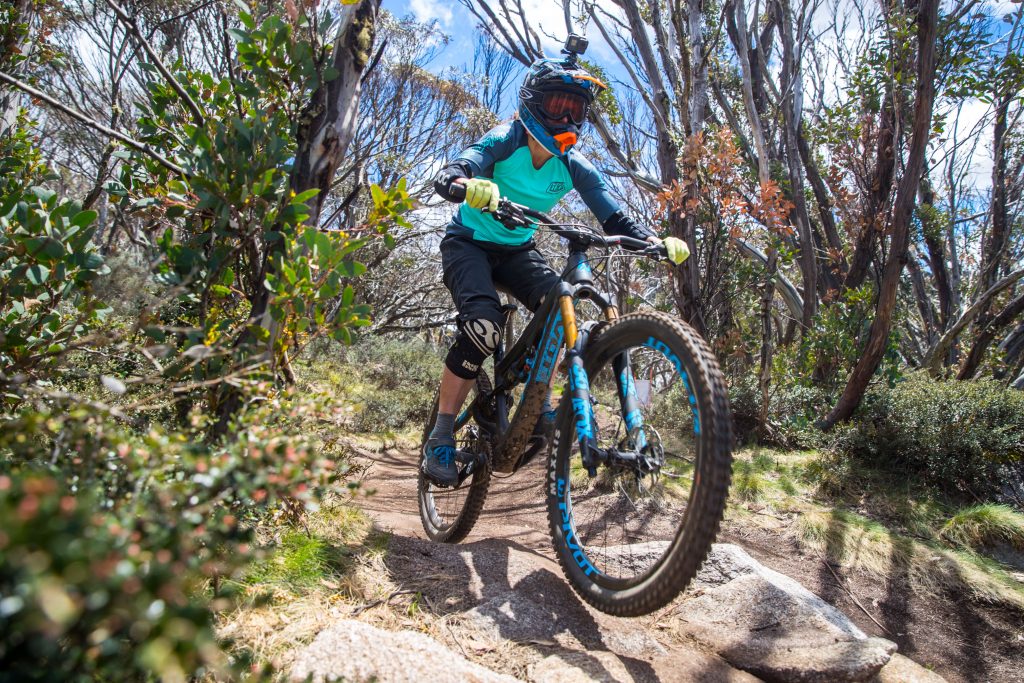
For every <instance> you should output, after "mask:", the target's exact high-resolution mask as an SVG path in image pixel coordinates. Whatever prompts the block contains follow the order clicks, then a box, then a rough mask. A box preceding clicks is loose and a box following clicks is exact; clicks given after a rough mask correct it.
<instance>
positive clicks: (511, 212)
mask: <svg viewBox="0 0 1024 683" xmlns="http://www.w3.org/2000/svg"><path fill="white" fill-rule="evenodd" d="M484 212H485V213H487V212H488V211H487V209H484ZM492 215H493V216H494V220H496V221H498V222H499V223H501V224H502V225H504V226H505V227H506V228H508V229H509V230H515V229H516V228H524V227H526V226H527V225H528V222H527V220H526V216H525V215H523V210H522V209H520V208H519V207H518V206H516V205H515V204H513V203H512V202H511V201H509V200H507V199H502V200H501V201H499V202H498V210H497V211H495V212H494V213H493V214H492Z"/></svg>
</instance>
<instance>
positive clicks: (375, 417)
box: [348, 339, 444, 432]
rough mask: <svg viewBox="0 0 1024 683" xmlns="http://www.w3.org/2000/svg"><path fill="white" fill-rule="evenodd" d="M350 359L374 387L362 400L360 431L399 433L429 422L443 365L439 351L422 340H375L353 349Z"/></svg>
mask: <svg viewBox="0 0 1024 683" xmlns="http://www.w3.org/2000/svg"><path fill="white" fill-rule="evenodd" d="M348 360H349V362H350V363H355V364H356V365H357V366H358V367H359V368H360V369H361V372H362V373H363V375H364V376H365V377H366V379H368V380H369V381H370V383H371V385H372V387H373V388H369V389H367V390H365V392H364V394H363V396H362V397H361V399H360V401H361V403H362V404H363V408H362V410H361V411H360V412H359V414H358V415H357V417H356V421H355V425H354V426H355V428H356V429H357V430H359V431H365V432H379V431H382V430H398V429H405V428H408V427H419V426H421V425H422V424H423V422H425V421H426V419H427V417H428V416H429V413H430V407H431V404H432V402H433V400H434V393H435V392H436V391H437V385H438V383H439V382H440V381H441V371H442V369H443V365H444V364H443V361H442V356H441V354H440V353H438V351H437V349H435V348H433V347H431V346H430V345H428V344H426V343H424V342H421V341H419V340H391V341H387V342H383V343H381V340H379V339H374V340H372V343H366V344H361V345H359V346H356V347H354V348H353V349H352V350H351V353H350V354H349V355H348Z"/></svg>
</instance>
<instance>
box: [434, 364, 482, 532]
mask: <svg viewBox="0 0 1024 683" xmlns="http://www.w3.org/2000/svg"><path fill="white" fill-rule="evenodd" d="M475 390H476V392H477V393H478V394H487V393H490V391H491V382H490V380H489V379H488V377H487V374H486V373H485V372H484V371H481V372H480V375H479V376H478V377H477V380H476V387H475ZM437 406H438V399H437V397H435V398H434V406H433V408H432V409H431V411H430V417H429V418H428V419H427V425H426V428H425V429H424V430H423V440H422V442H421V443H420V463H419V464H420V467H419V470H418V471H419V481H418V487H417V489H418V498H419V508H420V520H421V521H422V522H423V530H424V531H425V532H426V533H427V536H428V537H429V538H430V540H432V541H436V542H439V543H458V542H459V541H461V540H462V539H464V538H465V537H466V536H467V535H468V534H469V532H470V531H472V529H473V525H474V524H476V520H477V518H479V517H480V511H481V510H482V509H483V507H484V501H485V500H486V499H487V489H488V487H489V486H490V481H491V469H490V446H489V443H488V441H487V439H486V437H485V435H484V433H483V431H482V430H481V429H480V427H479V426H478V425H476V423H475V422H473V420H472V419H470V420H469V421H468V422H467V423H466V425H465V426H463V427H462V428H461V429H459V430H458V431H457V432H456V434H455V447H456V448H457V449H458V450H459V453H460V457H459V459H458V461H459V483H458V484H457V485H456V486H453V487H448V486H437V485H436V484H434V483H433V482H432V481H430V479H428V478H427V477H426V476H425V475H424V474H423V445H424V444H426V441H427V438H428V437H429V436H430V432H431V431H433V429H434V421H435V420H436V419H437Z"/></svg>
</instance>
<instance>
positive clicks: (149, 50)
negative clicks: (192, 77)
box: [105, 0, 206, 126]
mask: <svg viewBox="0 0 1024 683" xmlns="http://www.w3.org/2000/svg"><path fill="white" fill-rule="evenodd" d="M105 2H106V3H107V5H109V6H110V9H112V10H114V14H116V15H117V18H118V19H120V20H121V22H122V23H123V24H124V25H125V26H126V27H127V28H128V31H129V32H131V34H132V35H133V36H135V39H136V40H138V41H139V42H140V43H141V44H142V49H144V50H145V51H146V54H147V55H149V58H150V60H152V62H153V66H155V67H156V68H157V71H159V72H160V75H161V76H163V77H164V80H166V81H167V84H168V85H170V86H171V88H172V89H173V90H174V92H176V93H178V97H180V98H181V99H182V101H183V102H184V103H185V106H187V107H188V109H189V111H191V112H192V118H194V119H195V121H196V124H198V125H199V126H205V125H206V116H205V115H204V114H203V110H202V109H200V108H199V105H198V104H196V102H195V100H193V99H192V97H191V96H190V95H189V94H188V92H186V90H185V88H183V87H182V85H181V83H178V80H177V79H176V78H175V77H174V76H173V75H172V74H171V72H170V71H169V70H168V68H167V66H165V65H164V63H163V62H162V61H161V60H160V57H159V55H157V53H156V50H154V49H153V46H152V45H150V44H149V41H148V40H146V39H145V37H144V36H143V35H142V31H140V30H139V25H138V24H136V23H135V20H134V19H132V18H131V17H130V16H128V13H127V12H125V11H124V10H123V9H122V8H121V7H120V6H119V5H118V4H117V3H116V2H114V0H105Z"/></svg>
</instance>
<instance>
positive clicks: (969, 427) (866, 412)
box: [835, 376, 1024, 498]
mask: <svg viewBox="0 0 1024 683" xmlns="http://www.w3.org/2000/svg"><path fill="white" fill-rule="evenodd" d="M835 446H836V449H837V450H838V452H839V453H841V454H842V455H844V456H846V457H848V458H852V459H854V460H857V461H860V462H864V463H867V464H870V465H873V466H878V467H882V468H885V469H890V468H896V469H899V470H902V471H903V472H904V473H905V475H906V476H910V477H915V478H918V479H920V480H921V481H923V482H926V483H928V484H931V485H933V486H936V487H938V488H940V489H942V490H944V491H946V492H947V493H949V494H950V495H953V496H957V497H968V496H970V497H975V498H983V497H987V496H991V495H994V494H995V493H997V492H998V491H999V489H1000V485H1001V484H1000V474H999V473H1000V466H1001V465H1006V464H1019V463H1020V462H1022V460H1024V394H1022V393H1021V392H1019V391H1014V390H1011V389H1007V388H1005V387H1004V386H1002V385H1001V384H999V383H998V382H995V381H972V382H958V381H946V380H938V381H937V380H932V379H929V378H927V377H923V376H914V377H912V378H910V379H908V380H907V381H904V382H900V383H898V384H896V385H895V386H894V387H891V388H889V387H880V388H875V389H873V390H872V391H870V392H869V393H868V395H867V396H866V397H865V400H864V403H863V405H862V407H861V409H860V411H859V412H858V414H857V417H856V420H855V422H854V423H853V424H851V425H848V426H846V427H843V428H840V429H839V430H838V432H837V435H836V442H835Z"/></svg>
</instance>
